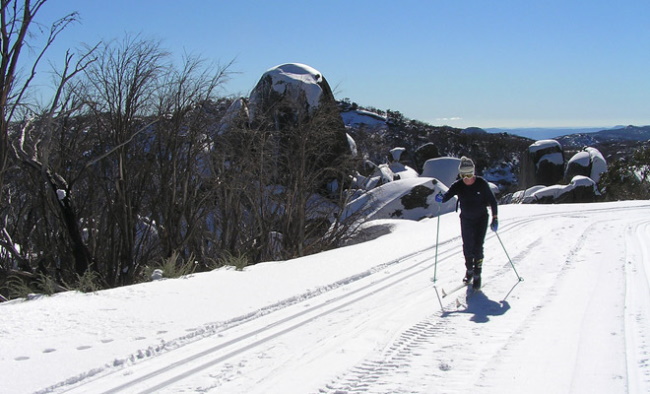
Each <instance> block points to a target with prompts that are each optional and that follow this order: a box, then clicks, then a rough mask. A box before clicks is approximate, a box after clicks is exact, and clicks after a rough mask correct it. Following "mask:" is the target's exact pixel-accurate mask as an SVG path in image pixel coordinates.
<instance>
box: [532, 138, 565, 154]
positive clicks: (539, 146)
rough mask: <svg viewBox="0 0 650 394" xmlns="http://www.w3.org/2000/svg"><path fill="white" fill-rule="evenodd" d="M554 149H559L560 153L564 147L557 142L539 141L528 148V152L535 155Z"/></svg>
mask: <svg viewBox="0 0 650 394" xmlns="http://www.w3.org/2000/svg"><path fill="white" fill-rule="evenodd" d="M553 148H555V149H557V150H558V151H561V150H562V146H561V145H560V143H559V142H557V141H555V140H539V141H535V142H534V143H533V144H531V145H530V146H529V147H528V151H529V152H530V153H535V152H538V151H540V150H544V149H553Z"/></svg>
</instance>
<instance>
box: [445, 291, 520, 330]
mask: <svg viewBox="0 0 650 394" xmlns="http://www.w3.org/2000/svg"><path fill="white" fill-rule="evenodd" d="M465 299H466V300H467V305H466V308H465V309H462V310H455V311H445V312H444V313H443V314H442V316H443V317H446V316H449V315H451V314H456V313H469V314H473V315H474V316H472V317H471V318H470V321H473V322H475V323H487V322H489V321H490V316H501V315H503V314H505V313H506V312H507V311H508V310H509V309H510V304H509V303H508V301H506V300H503V301H498V302H497V301H493V300H491V299H489V298H488V297H487V296H486V295H485V293H483V292H482V291H474V290H472V289H471V288H468V289H467V296H466V298H465ZM459 304H460V303H459ZM461 305H462V304H461Z"/></svg>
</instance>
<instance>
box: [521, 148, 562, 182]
mask: <svg viewBox="0 0 650 394" xmlns="http://www.w3.org/2000/svg"><path fill="white" fill-rule="evenodd" d="M521 156H522V157H521V170H520V177H519V186H520V187H522V188H524V189H527V188H529V187H531V186H535V185H545V186H550V185H555V184H556V183H558V182H560V181H561V180H562V178H563V177H564V151H563V150H562V145H560V143H559V142H557V141H555V140H540V141H536V142H535V143H534V144H532V145H530V146H529V147H528V149H527V150H526V151H525V152H524V153H523V154H522V155H521Z"/></svg>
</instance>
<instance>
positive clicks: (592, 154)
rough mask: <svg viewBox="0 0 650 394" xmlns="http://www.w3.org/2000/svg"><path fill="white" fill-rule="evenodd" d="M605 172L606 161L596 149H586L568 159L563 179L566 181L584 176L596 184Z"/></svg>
mask: <svg viewBox="0 0 650 394" xmlns="http://www.w3.org/2000/svg"><path fill="white" fill-rule="evenodd" d="M606 171H607V161H606V160H605V158H604V157H603V155H602V154H601V153H600V151H599V150H598V149H596V148H591V147H587V148H584V150H582V151H580V152H578V153H576V154H575V155H573V157H571V159H569V161H568V162H567V167H566V170H565V173H564V178H565V179H567V180H568V179H572V178H573V177H574V176H576V175H584V176H587V177H589V178H591V179H593V180H594V182H596V183H598V181H599V180H600V176H601V175H602V174H603V173H604V172H606Z"/></svg>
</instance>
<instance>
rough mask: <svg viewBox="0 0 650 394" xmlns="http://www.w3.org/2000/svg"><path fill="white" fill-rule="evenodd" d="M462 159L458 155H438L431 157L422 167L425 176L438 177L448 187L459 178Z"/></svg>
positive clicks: (422, 174)
mask: <svg viewBox="0 0 650 394" xmlns="http://www.w3.org/2000/svg"><path fill="white" fill-rule="evenodd" d="M459 165H460V159H459V158H456V157H437V158H435V159H429V160H427V161H426V162H425V163H424V166H423V167H422V173H421V174H420V175H421V176H423V177H429V178H436V179H438V180H439V181H440V182H442V183H444V184H445V185H446V186H447V187H449V186H451V184H452V183H454V181H456V179H457V178H458V166H459Z"/></svg>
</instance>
